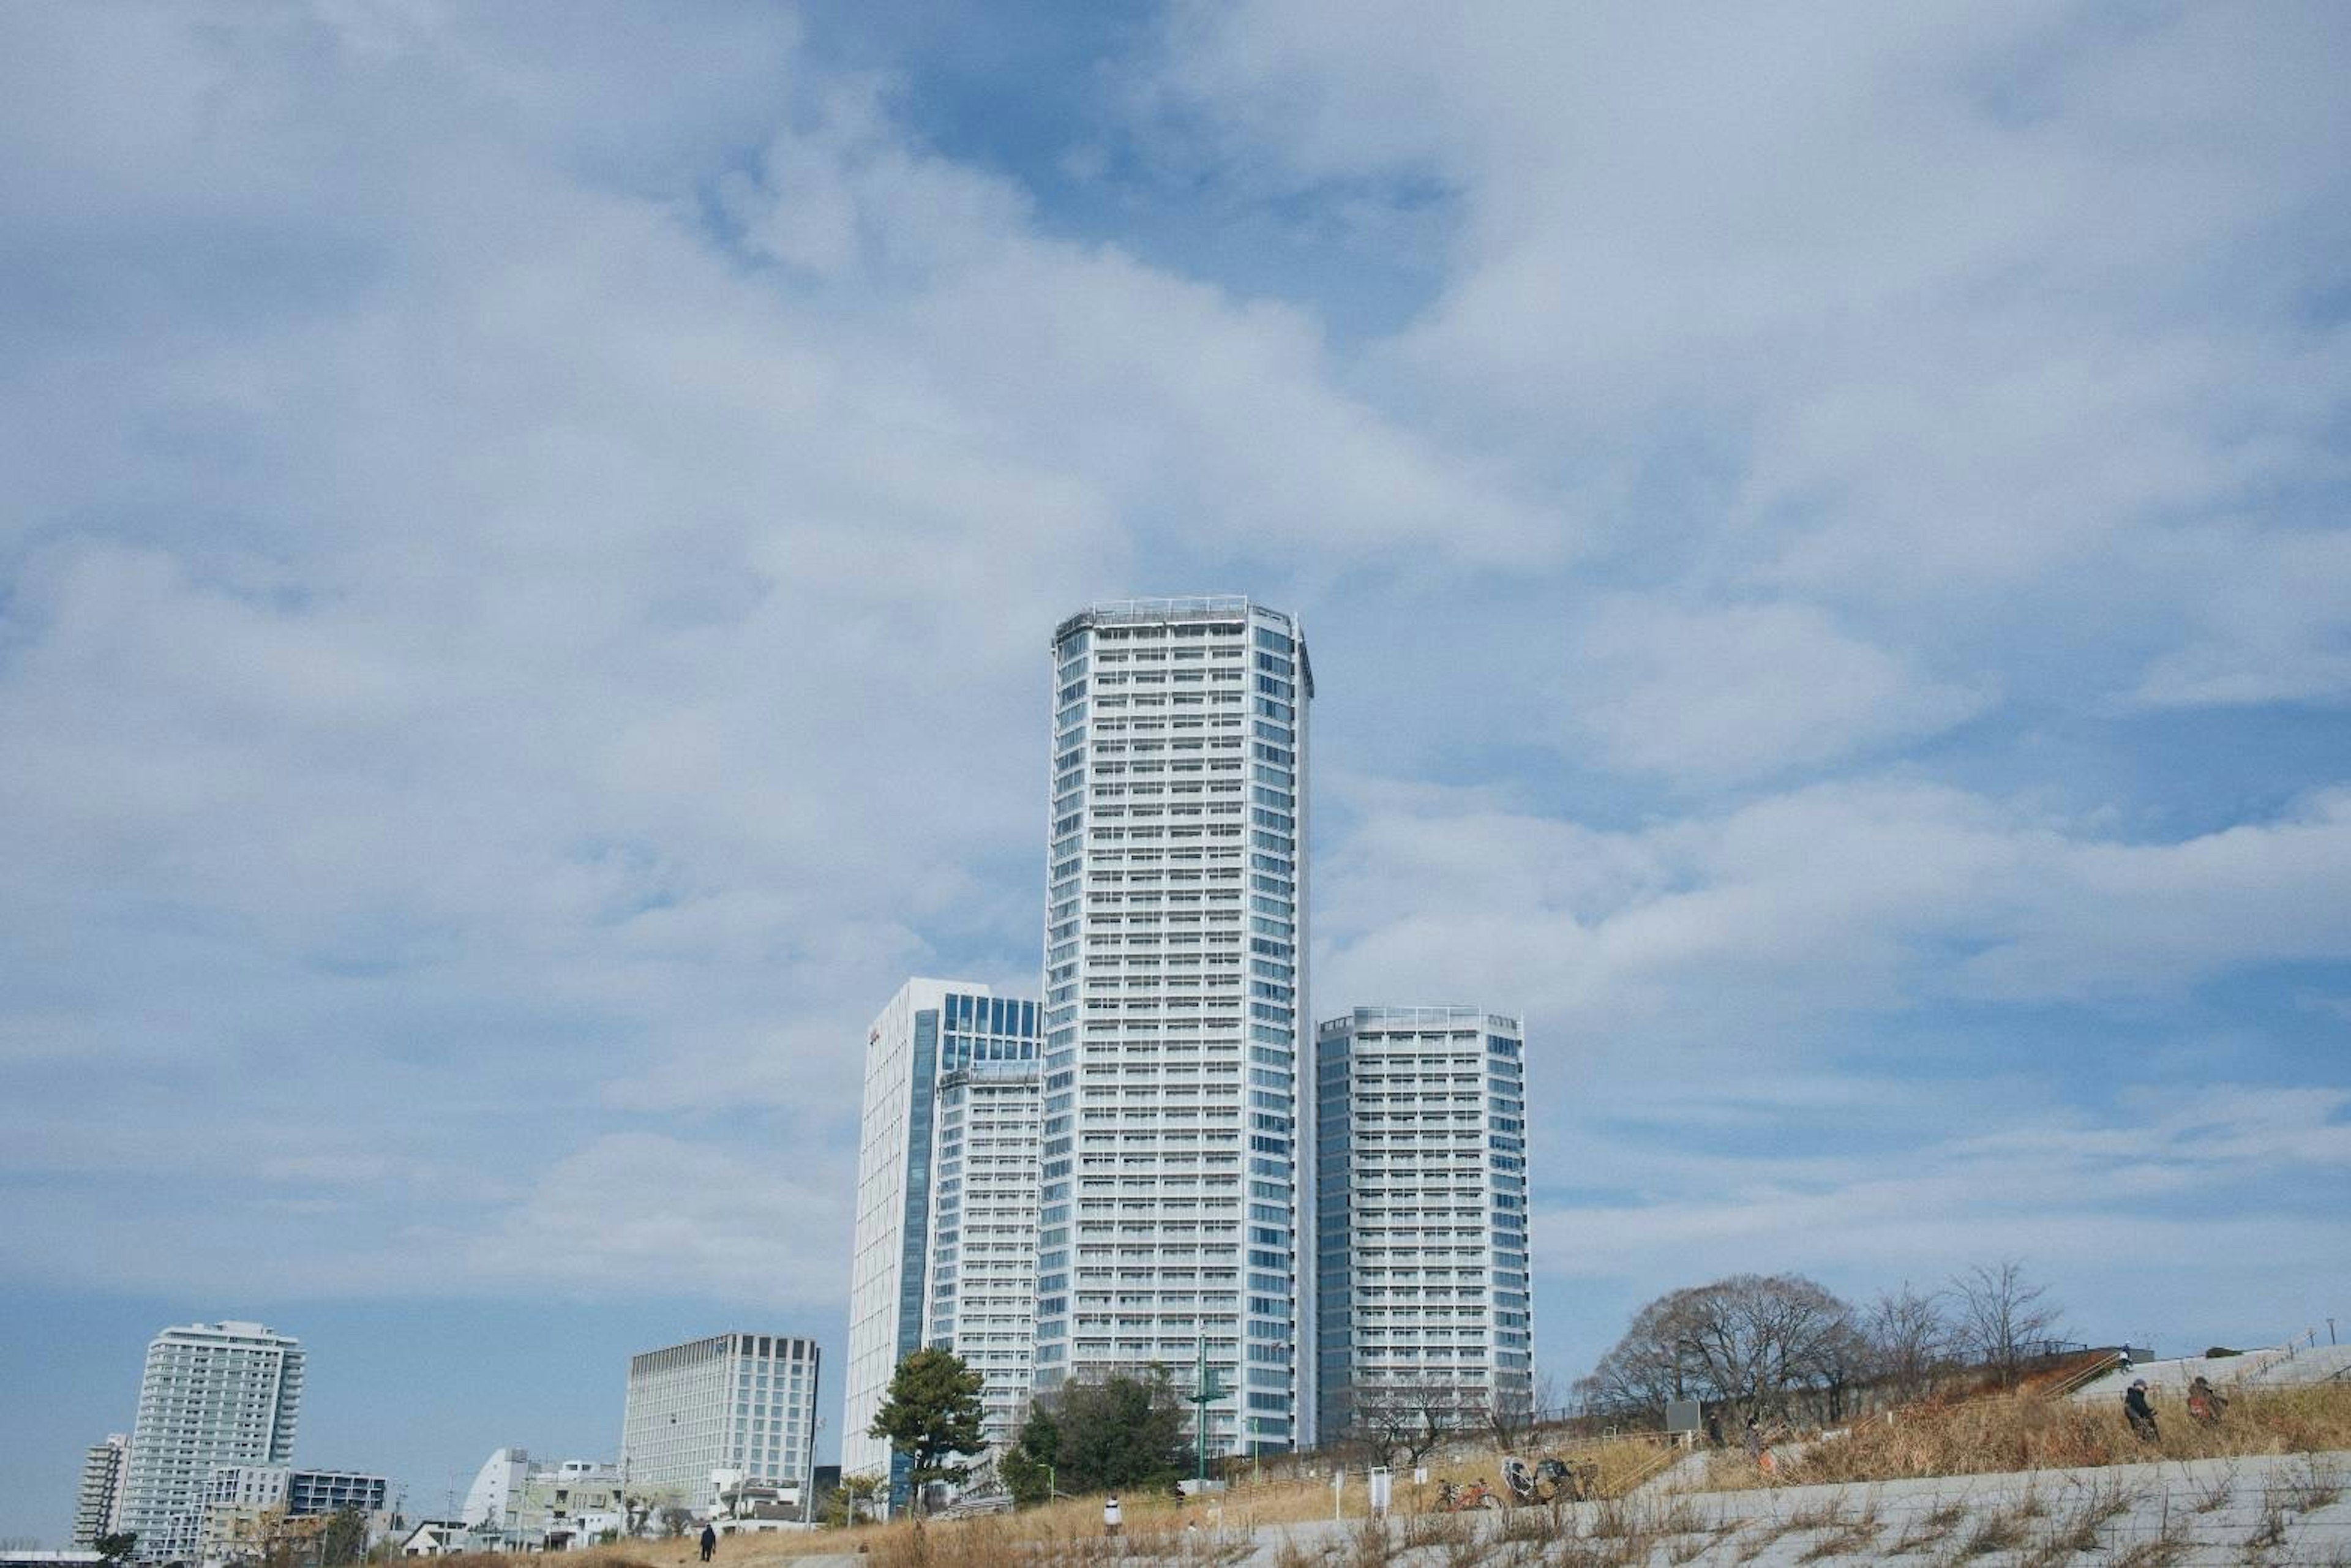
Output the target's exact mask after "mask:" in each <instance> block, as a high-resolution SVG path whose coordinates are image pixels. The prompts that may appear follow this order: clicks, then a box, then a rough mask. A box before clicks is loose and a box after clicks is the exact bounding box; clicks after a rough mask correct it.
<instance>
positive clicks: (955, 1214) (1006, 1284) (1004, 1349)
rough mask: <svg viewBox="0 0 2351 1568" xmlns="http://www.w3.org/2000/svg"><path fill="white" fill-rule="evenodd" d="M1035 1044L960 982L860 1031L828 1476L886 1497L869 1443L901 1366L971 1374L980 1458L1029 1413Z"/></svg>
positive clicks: (888, 1011)
mask: <svg viewBox="0 0 2351 1568" xmlns="http://www.w3.org/2000/svg"><path fill="white" fill-rule="evenodd" d="M1037 1040H1038V1007H1037V1004H1036V1003H1035V1002H1033V1001H1022V1000H1019V999H1016V998H1008V997H997V996H992V995H990V994H989V992H988V988H987V987H986V986H984V985H979V984H977V983H975V982H970V981H964V980H936V979H924V978H916V979H912V980H909V981H907V982H906V983H905V984H904V986H902V987H900V988H899V989H898V993H897V994H896V995H895V996H893V998H890V1001H889V1003H888V1005H887V1006H885V1007H883V1009H882V1011H881V1013H880V1015H879V1016H878V1017H876V1018H875V1019H874V1020H873V1024H872V1028H871V1029H869V1030H867V1031H866V1037H865V1089H864V1104H863V1112H862V1120H861V1123H860V1130H859V1143H858V1158H857V1228H856V1234H855V1237H854V1239H853V1241H852V1250H851V1263H850V1289H849V1364H848V1371H847V1374H846V1375H845V1376H844V1377H843V1379H842V1385H843V1386H842V1397H841V1471H842V1473H843V1474H845V1475H859V1474H875V1475H889V1476H891V1477H892V1479H893V1486H892V1495H893V1497H901V1498H902V1497H903V1493H904V1473H903V1472H904V1469H905V1466H904V1462H903V1461H902V1460H900V1459H898V1458H896V1457H895V1456H893V1454H892V1453H891V1450H890V1447H889V1445H888V1444H887V1443H885V1442H883V1440H882V1439H880V1438H878V1437H872V1436H871V1435H870V1430H871V1428H872V1424H873V1417H874V1416H875V1414H876V1413H877V1412H878V1411H879V1410H880V1409H881V1407H882V1403H883V1400H884V1399H885V1398H886V1397H887V1396H888V1395H889V1388H890V1379H891V1376H892V1375H893V1373H895V1372H896V1370H897V1367H898V1363H899V1362H900V1361H901V1360H903V1359H904V1357H905V1356H906V1354H908V1353H910V1352H912V1351H914V1350H917V1349H919V1348H921V1347H922V1346H924V1345H926V1344H929V1345H939V1346H943V1347H945V1348H947V1349H951V1350H953V1351H955V1352H956V1354H959V1355H961V1356H962V1357H963V1358H964V1359H965V1361H966V1362H967V1364H969V1365H970V1366H971V1367H972V1369H973V1370H974V1371H976V1372H977V1373H978V1374H979V1375H980V1376H981V1378H982V1380H983V1383H984V1391H983V1395H982V1398H983V1403H984V1405H985V1407H986V1411H987V1420H986V1431H987V1438H988V1441H989V1442H990V1443H1000V1442H1002V1441H1003V1440H1004V1439H1005V1438H1006V1437H1008V1436H1009V1435H1010V1433H1011V1430H1012V1427H1013V1425H1014V1424H1015V1423H1016V1422H1017V1421H1018V1420H1019V1413H1020V1411H1021V1409H1022V1408H1023V1407H1024V1406H1025V1405H1026V1403H1027V1400H1028V1396H1029V1386H1030V1374H1031V1362H1030V1355H1031V1349H1032V1345H1033V1343H1034V1341H1033V1336H1032V1333H1031V1324H1032V1322H1033V1319H1034V1312H1035V1302H1036V1291H1035V1286H1034V1281H1035V1278H1036V1276H1035V1267H1036V1213H1037V1137H1038V1131H1037V1129H1038V1112H1037V1083H1038V1061H1037Z"/></svg>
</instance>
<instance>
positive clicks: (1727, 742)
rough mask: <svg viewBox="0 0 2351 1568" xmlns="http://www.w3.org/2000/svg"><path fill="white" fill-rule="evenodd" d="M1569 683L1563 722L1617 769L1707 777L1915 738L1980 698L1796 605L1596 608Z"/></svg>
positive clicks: (1832, 757)
mask: <svg viewBox="0 0 2351 1568" xmlns="http://www.w3.org/2000/svg"><path fill="white" fill-rule="evenodd" d="M1565 688H1566V689H1565V693H1564V695H1563V699H1562V700H1563V703H1564V706H1565V708H1566V712H1567V716H1568V719H1569V722H1570V724H1571V725H1573V726H1580V727H1582V728H1583V729H1585V730H1588V731H1589V732H1591V733H1592V734H1593V735H1595V736H1596V737H1598V738H1599V739H1600V741H1601V743H1602V745H1603V746H1604V747H1605V748H1606V751H1607V754H1608V757H1609V758H1610V760H1611V761H1613V762H1614V763H1615V764H1616V765H1617V766H1618V767H1621V768H1634V769H1642V770H1651V771H1656V772H1660V773H1665V774H1667V775H1669V776H1676V777H1687V778H1692V779H1700V780H1706V781H1715V780H1724V779H1746V778H1750V777H1754V776H1759V775H1761V776H1768V775H1771V774H1776V773H1781V772H1784V771H1787V770H1790V769H1792V768H1805V767H1810V766H1815V765H1818V764H1821V763H1824V762H1833V761H1836V760H1840V759H1842V758H1845V757H1847V756H1849V755H1851V754H1853V753H1855V752H1857V751H1864V750H1867V749H1869V748H1871V747H1880V746H1884V745H1886V744H1888V743H1891V742H1896V741H1903V740H1911V739H1916V738H1917V737H1921V736H1925V735H1930V734H1933V733H1935V732H1936V731H1938V730H1941V729H1943V728H1946V727H1949V726H1950V725H1952V724H1955V723H1958V722H1959V721H1961V720H1963V719H1966V718H1969V717H1971V716H1974V715H1975V714H1977V713H1978V712H1980V711H1981V710H1982V708H1983V707H1984V706H1985V702H1986V698H1985V697H1984V696H1983V695H1980V694H1979V693H1976V692H1972V691H1970V690H1967V689H1965V688H1963V687H1961V686H1959V685H1952V684H1949V683H1942V682H1936V681H1932V680H1928V679H1926V678H1924V677H1922V676H1920V675H1919V674H1917V672H1916V671H1914V670H1912V669H1910V668H1908V667H1907V666H1906V664H1905V663H1904V662H1903V661H1902V660H1901V659H1900V658H1898V657H1896V655H1894V654H1890V653H1886V651H1884V650H1883V649H1880V648H1876V647H1874V646H1872V645H1870V644H1869V643H1864V642H1861V641H1859V640H1858V639H1855V638H1853V637H1850V636H1848V635H1846V634H1845V633H1844V632H1841V631H1839V630H1838V629H1837V627H1836V626H1835V625H1834V623H1832V622H1831V621H1830V620H1829V618H1828V617H1826V616H1824V615H1823V614H1822V613H1821V612H1819V611H1817V610H1814V609H1813V608H1811V607H1810V606H1807V605H1802V604H1791V603H1766V604H1733V605H1724V606H1721V607H1719V608H1714V609H1707V610H1689V609H1685V608H1682V607H1679V606H1676V605H1672V604H1665V603H1659V602H1656V601H1647V600H1638V599H1624V600H1617V601H1611V602H1607V603H1604V604H1603V605H1601V606H1599V607H1598V608H1597V609H1596V610H1595V611H1594V612H1593V614H1592V615H1591V616H1590V617H1589V618H1588V619H1587V620H1586V621H1585V622H1584V623H1583V626H1582V627H1581V628H1580V630H1579V631H1578V632H1577V633H1576V638H1575V653H1574V662H1573V665H1572V666H1571V670H1570V672H1569V674H1568V676H1567V679H1566V682H1565Z"/></svg>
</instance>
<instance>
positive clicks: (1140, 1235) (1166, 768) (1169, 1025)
mask: <svg viewBox="0 0 2351 1568" xmlns="http://www.w3.org/2000/svg"><path fill="white" fill-rule="evenodd" d="M1052 654H1053V664H1052V673H1053V683H1052V690H1053V707H1052V755H1051V768H1050V800H1051V809H1050V819H1049V820H1050V834H1049V851H1048V855H1047V872H1046V887H1047V897H1046V917H1045V1011H1044V1030H1045V1039H1044V1103H1043V1115H1044V1122H1043V1149H1042V1162H1043V1163H1042V1166H1041V1169H1040V1212H1039V1220H1038V1226H1039V1228H1038V1243H1037V1246H1038V1251H1037V1328H1036V1336H1037V1343H1036V1367H1037V1371H1036V1375H1037V1382H1038V1385H1039V1386H1040V1387H1050V1386H1051V1385H1055V1384H1057V1383H1059V1382H1061V1380H1063V1379H1066V1378H1071V1377H1084V1376H1086V1375H1089V1374H1094V1373H1100V1372H1102V1371H1106V1370H1109V1369H1112V1368H1133V1367H1135V1366H1139V1365H1143V1364H1150V1363H1160V1364H1165V1365H1168V1366H1170V1367H1175V1368H1183V1369H1187V1370H1188V1369H1189V1368H1190V1367H1191V1366H1192V1365H1193V1364H1194V1361H1195V1357H1196V1355H1197V1354H1200V1353H1201V1352H1202V1350H1203V1348H1205V1354H1206V1357H1207V1363H1208V1365H1209V1366H1210V1368H1212V1369H1213V1371H1214V1373H1215V1375H1216V1376H1217V1381H1218V1382H1219V1383H1220V1384H1221V1385H1223V1387H1224V1388H1225V1389H1226V1390H1227V1391H1228V1392H1227V1394H1226V1395H1225V1396H1224V1397H1223V1398H1221V1399H1219V1400H1217V1401H1216V1402H1215V1403H1214V1404H1213V1405H1212V1406H1210V1407H1209V1408H1208V1412H1207V1419H1208V1422H1209V1436H1210V1442H1211V1447H1212V1448H1215V1449H1217V1451H1220V1452H1242V1451H1246V1450H1247V1449H1248V1448H1249V1446H1250V1445H1251V1444H1252V1443H1256V1444H1261V1445H1262V1446H1263V1447H1265V1448H1290V1447H1292V1446H1297V1445H1302V1444H1305V1443H1309V1442H1311V1441H1312V1439H1313V1429H1312V1428H1313V1418H1314V1415H1315V1408H1314V1401H1313V1395H1312V1379H1313V1375H1314V1367H1313V1366H1312V1364H1311V1361H1308V1360H1305V1359H1303V1358H1301V1356H1300V1355H1299V1354H1298V1350H1297V1347H1298V1346H1300V1345H1301V1344H1305V1345H1311V1344H1312V1343H1314V1342H1313V1324H1312V1315H1313V1302H1312V1300H1311V1292H1310V1291H1302V1290H1301V1259H1304V1258H1310V1257H1311V1256H1312V1248H1311V1232H1312V1225H1313V1219H1314V1216H1313V1214H1312V1212H1311V1208H1310V1207H1307V1206H1306V1204H1305V1202H1304V1200H1303V1198H1302V1197H1301V1194H1302V1190H1303V1187H1302V1177H1303V1176H1304V1174H1305V1173H1304V1172H1303V1170H1302V1169H1301V1163H1300V1148H1301V1139H1311V1135H1312V1129H1311V1119H1312V1109H1313V1107H1312V1105H1311V1102H1306V1101H1304V1100H1303V1099H1302V1097H1301V1091H1300V1082H1299V1073H1300V1071H1301V1065H1302V1063H1303V1061H1304V1059H1305V1056H1306V1053H1307V1051H1308V1048H1309V1037H1308V1034H1307V1032H1306V1029H1305V1012H1304V1001H1305V996H1306V986H1307V964H1306V954H1307V943H1308V933H1307V914H1308V893H1307V878H1306V837H1307V831H1308V818H1307V782H1308V772H1309V765H1308V743H1307V714H1308V706H1309V704H1310V703H1311V699H1312V697H1313V692H1314V678H1313V674H1312V671H1311V668H1310V666H1309V664H1308V662H1307V653H1306V644H1305V643H1304V641H1303V639H1302V638H1301V635H1300V632H1299V628H1298V626H1297V625H1296V623H1295V622H1293V621H1292V620H1291V618H1290V616H1288V615H1285V614H1282V613H1281V612H1278V611H1274V610H1270V609H1268V608H1266V607H1265V606H1263V605H1261V604H1257V603H1254V602H1252V601H1249V600H1248V599H1246V598H1204V599H1169V600H1133V601H1119V602H1114V603H1105V604H1100V605H1096V606H1095V607H1093V608H1092V609H1090V610H1086V611H1083V612H1080V613H1079V614H1076V615H1073V616H1071V618H1070V619H1069V620H1067V621H1065V622H1062V623H1061V626H1060V628H1059V629H1058V630H1057V631H1056V632H1055V633H1054V636H1053V644H1052ZM1186 1381H1188V1379H1186Z"/></svg>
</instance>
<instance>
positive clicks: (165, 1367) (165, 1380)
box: [121, 1322, 302, 1563]
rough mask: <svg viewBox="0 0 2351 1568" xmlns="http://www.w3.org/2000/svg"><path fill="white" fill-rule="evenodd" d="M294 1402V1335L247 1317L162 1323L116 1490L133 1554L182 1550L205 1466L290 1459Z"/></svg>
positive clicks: (188, 1545)
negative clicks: (133, 1535) (133, 1536)
mask: <svg viewBox="0 0 2351 1568" xmlns="http://www.w3.org/2000/svg"><path fill="white" fill-rule="evenodd" d="M301 1405H302V1346H301V1343H300V1342H299V1341H298V1340H294V1339H290V1338H288V1337H287V1336H286V1335H284V1334H281V1333H277V1332H275V1331H274V1330H271V1329H268V1328H265V1327H263V1326H262V1325H261V1324H259V1323H253V1322H217V1323H195V1324H192V1325H190V1326H188V1327H186V1328H170V1329H165V1330H164V1331H163V1332H162V1333H160V1334H157V1335H156V1336H155V1339H154V1341H153V1343H151V1344H149V1345H148V1347H147V1365H146V1370H145V1372H144V1374H143V1375H141V1378H140V1384H139V1416H138V1419H137V1421H136V1423H135V1424H134V1425H133V1426H132V1427H131V1457H130V1460H129V1463H128V1465H127V1466H126V1468H125V1474H124V1480H123V1489H122V1513H121V1520H122V1528H123V1529H125V1530H130V1531H137V1532H138V1536H139V1545H138V1556H139V1558H140V1560H141V1562H150V1563H153V1562H163V1561H168V1560H174V1559H179V1560H185V1559H191V1558H193V1556H194V1555H195V1552H196V1548H197V1543H198V1534H199V1531H201V1528H202V1525H203V1517H204V1487H205V1483H206V1481H207V1480H208V1479H209V1478H210V1477H211V1474H212V1470H213V1467H214V1466H215V1465H234V1464H257V1465H282V1464H284V1463H286V1462H287V1460H288V1459H290V1458H293V1454H294V1423H295V1418H296V1416H298V1414H299V1412H300V1410H301Z"/></svg>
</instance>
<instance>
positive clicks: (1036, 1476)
mask: <svg viewBox="0 0 2351 1568" xmlns="http://www.w3.org/2000/svg"><path fill="white" fill-rule="evenodd" d="M1060 1465H1061V1423H1060V1422H1059V1421H1056V1420H1054V1419H1053V1413H1052V1411H1050V1410H1049V1409H1047V1408H1046V1407H1045V1406H1043V1405H1041V1404H1036V1405H1031V1406H1029V1418H1028V1419H1027V1420H1025V1421H1023V1422H1021V1423H1020V1435H1019V1437H1015V1438H1013V1439H1012V1446H1011V1447H1010V1448H1007V1449H1005V1451H1004V1458H1003V1461H1002V1462H1001V1463H1000V1464H999V1465H998V1470H999V1472H1000V1473H1001V1474H1002V1475H1003V1477H1004V1487H1005V1490H1007V1491H1009V1492H1010V1493H1011V1494H1012V1504H1013V1506H1014V1507H1015V1508H1034V1507H1036V1506H1037V1505H1038V1504H1039V1503H1040V1502H1050V1501H1051V1500H1052V1498H1053V1489H1054V1486H1055V1484H1056V1483H1057V1482H1058V1481H1059V1479H1060V1477H1059V1476H1058V1475H1057V1474H1056V1473H1055V1472H1056V1470H1057V1469H1058V1468H1059V1467H1060Z"/></svg>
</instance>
